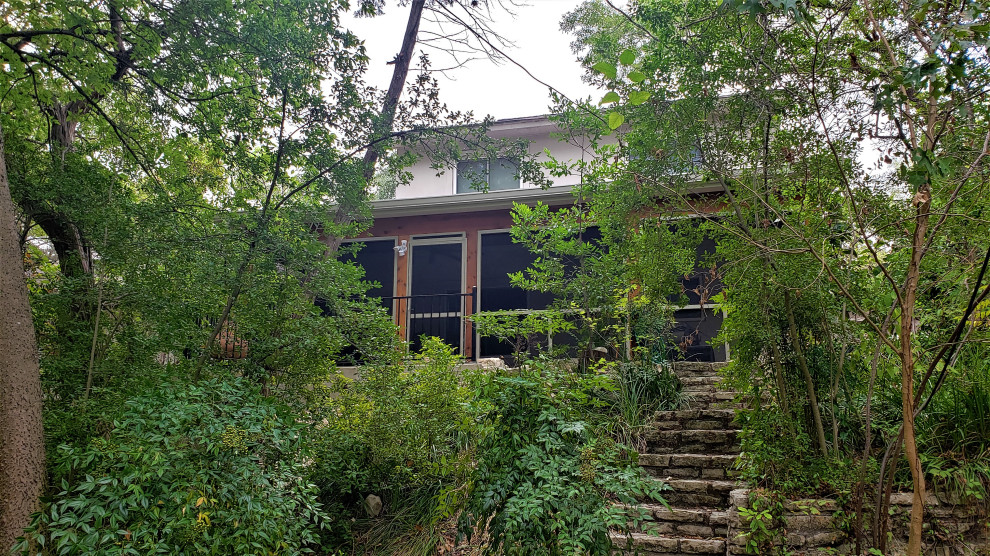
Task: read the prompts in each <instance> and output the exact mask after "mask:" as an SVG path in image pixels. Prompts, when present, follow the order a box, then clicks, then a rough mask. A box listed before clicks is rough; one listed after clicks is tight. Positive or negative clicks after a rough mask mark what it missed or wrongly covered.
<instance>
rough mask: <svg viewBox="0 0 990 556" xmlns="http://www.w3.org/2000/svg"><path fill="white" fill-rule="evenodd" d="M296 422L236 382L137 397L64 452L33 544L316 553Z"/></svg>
mask: <svg viewBox="0 0 990 556" xmlns="http://www.w3.org/2000/svg"><path fill="white" fill-rule="evenodd" d="M290 415H291V413H289V412H288V411H287V410H286V409H285V408H284V407H281V406H279V405H276V404H275V403H274V402H272V401H271V400H270V399H268V398H264V397H262V396H261V395H260V394H259V391H258V389H257V388H256V387H254V386H252V385H250V384H248V383H246V382H245V381H243V380H241V379H227V380H224V381H211V382H206V383H201V384H199V385H188V384H183V385H181V386H179V385H178V384H165V385H164V387H162V388H158V389H155V390H152V391H150V392H148V393H147V394H145V395H142V396H138V397H136V398H134V399H131V400H130V401H128V402H127V409H126V410H125V411H124V413H123V414H122V417H121V418H120V419H119V420H118V421H116V422H115V423H114V425H113V428H112V430H110V431H109V433H108V434H107V435H106V436H105V437H100V438H96V439H94V440H92V441H91V442H90V443H89V444H88V445H85V446H82V447H73V446H68V445H63V446H62V447H61V449H60V452H59V454H58V456H57V458H56V460H55V466H54V483H55V484H56V485H60V487H61V490H62V491H61V492H59V493H58V494H57V496H56V497H55V499H54V500H53V501H52V502H50V503H48V504H47V505H46V506H45V507H44V509H43V511H42V512H41V513H40V514H38V515H37V516H36V518H35V520H34V523H33V525H32V527H31V529H30V530H29V532H28V535H27V537H28V539H30V540H34V541H37V543H38V544H39V545H41V546H43V547H45V548H46V549H47V550H48V551H50V552H51V553H57V554H178V553H190V552H195V553H199V554H257V553H270V554H295V553H304V552H311V551H312V550H311V548H312V547H314V546H315V545H316V543H317V540H318V534H317V533H318V530H319V528H320V527H321V526H322V525H323V521H324V519H325V518H324V515H323V513H322V510H321V508H320V505H319V504H318V503H317V501H316V491H315V488H314V487H312V486H311V485H308V484H306V483H305V482H304V481H303V479H302V476H303V468H302V465H301V463H300V460H301V455H302V454H301V447H302V437H301V430H300V426H299V425H298V424H297V423H296V422H295V421H294V420H293V419H292V418H291V416H290ZM18 548H19V549H20V550H21V551H22V552H26V551H27V548H28V541H27V540H25V541H23V542H22V543H21V544H20V546H19V547H18Z"/></svg>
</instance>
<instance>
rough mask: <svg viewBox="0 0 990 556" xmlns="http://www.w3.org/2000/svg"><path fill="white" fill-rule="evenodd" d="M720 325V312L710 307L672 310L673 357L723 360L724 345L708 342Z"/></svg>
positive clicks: (716, 333) (690, 359)
mask: <svg viewBox="0 0 990 556" xmlns="http://www.w3.org/2000/svg"><path fill="white" fill-rule="evenodd" d="M721 327H722V313H717V312H715V311H713V310H711V309H681V310H679V311H675V312H674V329H673V330H672V335H673V338H674V344H675V346H676V349H674V350H672V353H671V354H670V356H671V358H673V359H684V360H686V361H725V360H726V353H725V346H723V345H718V346H712V345H711V344H710V343H709V342H710V341H711V340H712V338H714V337H715V336H717V335H718V331H719V329H720V328H721Z"/></svg>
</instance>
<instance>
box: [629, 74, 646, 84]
mask: <svg viewBox="0 0 990 556" xmlns="http://www.w3.org/2000/svg"><path fill="white" fill-rule="evenodd" d="M626 78H627V79H629V81H632V82H633V83H642V82H643V80H644V79H646V75H645V74H644V73H643V72H639V71H631V72H629V75H627V76H626Z"/></svg>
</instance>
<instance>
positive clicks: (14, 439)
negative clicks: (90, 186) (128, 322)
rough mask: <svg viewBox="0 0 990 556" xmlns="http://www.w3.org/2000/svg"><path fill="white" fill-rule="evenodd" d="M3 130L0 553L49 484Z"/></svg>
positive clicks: (35, 358) (0, 162)
mask: <svg viewBox="0 0 990 556" xmlns="http://www.w3.org/2000/svg"><path fill="white" fill-rule="evenodd" d="M17 237H18V236H17V227H16V219H15V211H14V203H13V201H12V200H11V198H10V183H9V180H8V179H7V166H6V162H5V157H4V143H3V129H2V128H0V306H2V307H3V316H2V317H0V318H3V322H2V323H0V552H3V553H6V552H7V551H8V550H9V549H10V547H11V546H12V545H13V543H14V539H15V538H17V537H18V536H19V535H20V534H21V532H22V531H23V530H24V528H25V527H27V526H28V524H29V523H30V518H31V513H32V512H34V511H35V510H37V509H38V502H39V499H40V497H41V493H42V489H43V488H44V480H45V444H44V436H43V434H42V421H41V406H42V397H41V373H40V371H39V367H38V349H37V347H36V344H35V337H34V322H33V321H32V320H31V306H30V304H29V302H28V290H27V284H26V283H25V280H24V272H23V270H22V269H23V268H24V262H23V258H22V256H21V252H20V249H19V247H18V243H17Z"/></svg>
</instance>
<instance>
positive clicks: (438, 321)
mask: <svg viewBox="0 0 990 556" xmlns="http://www.w3.org/2000/svg"><path fill="white" fill-rule="evenodd" d="M464 249H465V241H464V236H463V235H460V234H458V235H454V236H441V237H425V238H415V237H414V238H413V239H412V246H411V247H410V250H409V251H410V252H409V257H410V260H409V295H410V296H411V297H410V299H409V305H408V307H409V310H408V321H407V328H406V330H408V339H409V341H410V342H411V343H412V349H413V350H418V349H419V347H420V337H421V336H423V335H426V336H437V337H439V338H440V339H442V340H444V341H445V342H447V343H448V344H450V345H452V346H454V347H456V348H457V349H458V350H459V351H460V352H461V353H463V352H464V324H463V320H464V303H465V297H464V295H463V293H464V258H465V257H464Z"/></svg>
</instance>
